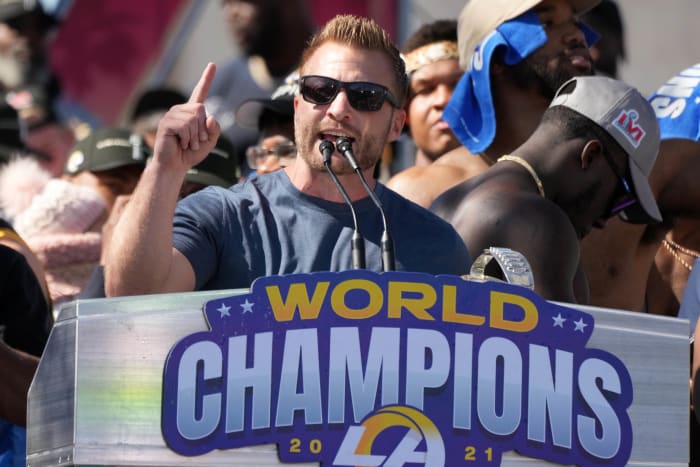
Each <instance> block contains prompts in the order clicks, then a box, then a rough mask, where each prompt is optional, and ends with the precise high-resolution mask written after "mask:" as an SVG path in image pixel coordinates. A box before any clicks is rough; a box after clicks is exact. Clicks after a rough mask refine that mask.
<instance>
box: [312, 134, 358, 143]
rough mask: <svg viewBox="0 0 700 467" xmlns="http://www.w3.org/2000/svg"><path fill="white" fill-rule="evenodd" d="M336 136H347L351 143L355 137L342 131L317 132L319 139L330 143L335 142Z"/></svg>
mask: <svg viewBox="0 0 700 467" xmlns="http://www.w3.org/2000/svg"><path fill="white" fill-rule="evenodd" d="M338 138H347V139H348V140H350V142H351V143H354V142H355V138H353V137H351V136H348V135H346V134H344V133H335V132H326V133H319V134H318V139H319V140H327V141H330V142H332V143H335V142H336V141H337V139H338Z"/></svg>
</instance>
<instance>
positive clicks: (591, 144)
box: [579, 139, 605, 169]
mask: <svg viewBox="0 0 700 467" xmlns="http://www.w3.org/2000/svg"><path fill="white" fill-rule="evenodd" d="M603 151H605V149H604V148H603V144H602V143H601V142H600V140H597V139H591V140H588V141H587V142H586V144H585V145H584V146H583V149H581V154H580V156H579V157H580V159H581V168H583V169H587V168H588V167H589V166H590V165H591V162H592V161H593V160H594V159H596V158H597V157H599V156H602V155H603Z"/></svg>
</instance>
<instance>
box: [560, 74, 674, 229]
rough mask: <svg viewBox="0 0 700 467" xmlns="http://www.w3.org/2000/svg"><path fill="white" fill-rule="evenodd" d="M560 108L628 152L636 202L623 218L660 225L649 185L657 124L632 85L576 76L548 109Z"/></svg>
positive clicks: (656, 139) (659, 215)
mask: <svg viewBox="0 0 700 467" xmlns="http://www.w3.org/2000/svg"><path fill="white" fill-rule="evenodd" d="M557 105H561V106H564V107H568V108H570V109H572V110H574V111H576V112H578V113H579V114H581V115H583V116H584V117H587V118H589V119H590V120H592V121H594V122H595V123H597V124H598V126H600V127H601V128H602V129H604V130H605V131H606V132H607V133H608V134H609V135H610V136H612V138H613V139H614V140H615V141H616V142H617V143H618V144H619V145H620V147H622V149H623V150H624V151H625V153H627V156H628V160H629V172H630V176H631V178H632V185H633V189H634V192H635V195H636V197H637V200H638V201H639V202H638V203H635V204H633V205H632V206H630V207H627V208H625V209H624V210H623V211H622V212H620V217H622V219H624V220H626V221H628V222H632V223H640V224H646V223H650V222H661V213H660V212H659V207H658V206H657V205H656V200H655V199H654V194H653V193H652V191H651V187H650V186H649V174H650V173H651V169H652V168H653V167H654V162H655V161H656V156H657V154H658V152H659V142H660V136H659V124H658V122H657V120H656V116H655V115H654V110H653V109H652V108H651V105H649V103H648V102H647V100H646V99H644V97H643V96H642V95H641V94H640V93H639V91H637V90H636V89H635V88H633V87H632V86H629V85H627V84H625V83H623V82H622V81H618V80H615V79H612V78H607V77H604V76H579V77H577V78H573V79H571V80H569V81H567V82H566V83H564V84H563V85H562V86H561V87H560V88H559V90H558V91H557V95H556V96H554V99H553V100H552V103H551V104H550V107H554V106H557Z"/></svg>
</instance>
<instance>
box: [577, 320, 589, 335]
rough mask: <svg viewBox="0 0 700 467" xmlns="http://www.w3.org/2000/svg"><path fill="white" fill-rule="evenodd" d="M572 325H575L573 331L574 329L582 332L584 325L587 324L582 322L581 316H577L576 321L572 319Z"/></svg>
mask: <svg viewBox="0 0 700 467" xmlns="http://www.w3.org/2000/svg"><path fill="white" fill-rule="evenodd" d="M574 326H576V327H575V328H574V332H576V331H581V332H583V329H584V328H585V327H586V326H588V325H587V324H586V323H584V322H583V318H579V320H578V321H574Z"/></svg>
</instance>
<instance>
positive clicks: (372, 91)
mask: <svg viewBox="0 0 700 467" xmlns="http://www.w3.org/2000/svg"><path fill="white" fill-rule="evenodd" d="M341 89H345V94H346V95H347V98H348V102H350V105H351V106H352V107H353V108H354V109H355V110H360V111H363V112H376V111H377V110H379V109H381V108H382V105H383V104H384V101H385V100H386V101H389V103H390V104H391V105H393V106H394V107H397V108H398V107H399V102H398V100H396V97H395V96H394V95H393V94H392V93H391V91H389V90H388V89H387V88H386V87H385V86H382V85H381V84H377V83H370V82H367V81H351V82H346V81H338V80H337V79H333V78H329V77H327V76H318V75H307V76H302V77H301V78H300V79H299V93H300V94H301V96H302V97H303V98H304V100H305V101H306V102H310V103H312V104H318V105H327V104H330V103H331V102H333V99H335V96H337V95H338V92H340V90H341Z"/></svg>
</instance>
